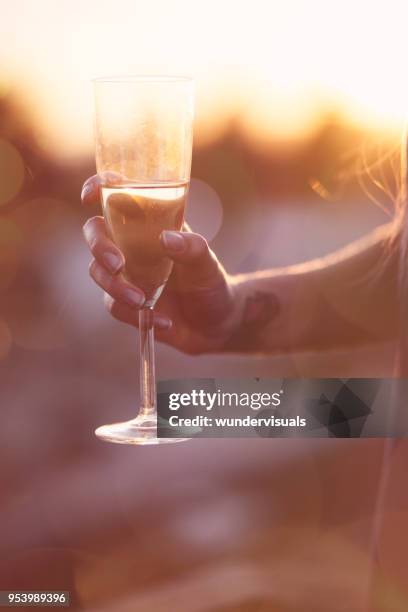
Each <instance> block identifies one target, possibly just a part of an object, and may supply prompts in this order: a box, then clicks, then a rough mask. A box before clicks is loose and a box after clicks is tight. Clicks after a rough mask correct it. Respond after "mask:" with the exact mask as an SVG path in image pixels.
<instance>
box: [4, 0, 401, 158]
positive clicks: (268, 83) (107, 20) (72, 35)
mask: <svg viewBox="0 0 408 612" xmlns="http://www.w3.org/2000/svg"><path fill="white" fill-rule="evenodd" d="M0 8H1V14H2V19H1V21H0V39H1V41H2V42H1V49H0V68H1V72H0V93H1V92H5V91H7V90H9V89H10V88H14V87H15V86H16V84H17V85H18V89H19V90H20V91H21V92H22V94H23V98H24V104H25V106H26V108H27V109H28V110H29V112H30V113H31V114H32V116H33V117H34V118H35V119H36V120H37V124H38V125H39V135H40V140H41V142H42V144H43V146H44V147H45V148H47V149H49V150H50V151H52V152H53V153H56V154H58V155H59V156H62V157H65V156H71V155H74V154H77V153H86V152H89V151H90V150H91V146H92V145H91V142H92V102H93V101H92V89H91V85H90V82H89V81H90V79H91V78H92V77H93V76H101V75H106V74H118V73H119V74H126V73H146V72H155V73H162V72H165V73H172V72H173V73H177V74H179V73H187V74H192V75H193V76H194V77H195V79H196V83H197V130H196V137H197V139H198V140H202V141H204V140H206V139H207V140H208V139H211V138H212V137H213V136H214V135H215V134H217V132H218V130H219V129H220V128H221V127H222V126H223V125H224V124H225V121H226V119H227V118H228V117H230V116H234V117H238V118H239V121H240V122H241V123H242V125H243V127H244V129H245V130H246V131H247V133H248V136H249V137H250V138H255V139H268V138H288V137H293V136H299V135H302V134H303V133H305V132H307V131H308V130H309V129H311V128H312V127H313V126H314V125H315V124H316V122H317V121H319V118H320V117H321V116H322V112H324V111H325V110H327V109H330V108H334V109H335V110H339V111H341V112H342V113H344V114H346V115H347V116H348V118H350V119H351V120H353V121H357V122H360V123H363V124H365V125H369V126H372V127H375V128H378V127H380V128H386V129H391V128H392V129H396V128H397V129H399V127H400V126H401V124H402V121H403V119H404V116H405V114H406V110H407V109H408V78H407V75H406V69H405V66H406V60H405V58H406V56H407V49H408V35H407V34H406V23H407V17H408V5H407V3H406V2H403V1H394V2H393V1H388V2H375V1H373V0H371V1H369V0H364V1H362V0H361V1H358V0H356V1H352V0H343V1H342V2H340V1H334V0H333V1H331V2H330V1H327V0H307V1H301V0H282V1H276V0H275V1H273V0H270V1H268V0H266V1H261V0H253V1H251V2H241V1H240V0H235V1H229V0H206V1H205V2H203V1H200V0H197V1H194V0H171V1H170V0H146V1H145V2H141V1H140V0H114V1H113V0H87V1H85V2H84V1H80V0H58V1H55V0H35V1H34V0H31V1H30V0H0Z"/></svg>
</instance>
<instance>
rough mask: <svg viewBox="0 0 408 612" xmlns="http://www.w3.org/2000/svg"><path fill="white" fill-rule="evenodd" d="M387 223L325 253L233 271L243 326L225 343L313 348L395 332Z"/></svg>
mask: <svg viewBox="0 0 408 612" xmlns="http://www.w3.org/2000/svg"><path fill="white" fill-rule="evenodd" d="M391 231H392V228H391V225H383V226H381V227H379V228H377V229H376V230H374V231H373V232H372V233H370V234H369V235H367V236H364V237H363V238H362V239H360V240H357V241H356V242H353V243H351V244H349V245H347V246H346V247H344V248H343V249H341V250H339V251H336V252H334V253H331V254H329V255H327V256H325V257H322V258H319V259H316V260H313V261H309V262H306V263H302V264H299V265H295V266H290V267H286V268H281V269H275V270H269V271H265V272H259V273H255V274H248V275H242V276H238V277H235V278H234V284H235V285H236V291H237V294H238V295H239V296H240V300H241V309H242V316H241V325H240V327H239V328H237V330H236V332H235V333H234V334H233V336H232V338H231V339H230V341H229V343H228V348H229V350H244V351H251V352H258V351H259V352H268V353H270V352H286V351H295V350H296V351H302V350H319V349H327V348H332V347H340V346H350V345H357V344H365V343H371V342H381V341H385V340H390V339H392V338H393V337H395V336H396V334H397V323H398V304H397V276H398V265H397V261H398V257H397V252H396V250H395V249H394V250H392V249H391V250H390V248H389V237H390V233H391Z"/></svg>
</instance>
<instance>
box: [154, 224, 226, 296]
mask: <svg viewBox="0 0 408 612" xmlns="http://www.w3.org/2000/svg"><path fill="white" fill-rule="evenodd" d="M160 240H161V243H162V246H163V248H164V250H165V251H166V255H168V257H170V258H171V259H172V260H173V261H174V262H175V263H176V264H178V266H181V267H182V275H181V280H182V285H183V288H184V289H190V290H193V289H213V288H215V287H216V286H219V285H220V284H221V283H222V282H223V281H224V282H225V278H226V273H225V270H224V269H223V267H222V266H221V264H220V262H219V261H218V259H217V257H216V255H215V254H214V253H213V251H212V250H211V249H210V247H209V246H208V243H207V241H206V239H205V238H204V237H203V236H201V235H200V234H195V233H193V232H174V231H169V230H165V231H163V232H162V233H161V236H160Z"/></svg>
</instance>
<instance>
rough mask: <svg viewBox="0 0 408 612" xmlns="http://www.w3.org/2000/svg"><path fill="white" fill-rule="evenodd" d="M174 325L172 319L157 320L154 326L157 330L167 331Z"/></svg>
mask: <svg viewBox="0 0 408 612" xmlns="http://www.w3.org/2000/svg"><path fill="white" fill-rule="evenodd" d="M172 325H173V322H172V321H170V319H156V320H155V322H154V326H155V327H157V329H162V330H167V329H170V328H171V327H172Z"/></svg>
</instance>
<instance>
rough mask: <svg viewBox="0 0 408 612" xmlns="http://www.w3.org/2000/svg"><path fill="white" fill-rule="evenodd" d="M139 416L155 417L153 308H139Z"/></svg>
mask: <svg viewBox="0 0 408 612" xmlns="http://www.w3.org/2000/svg"><path fill="white" fill-rule="evenodd" d="M139 337H140V401H141V408H140V416H143V417H146V418H149V417H152V418H154V419H155V418H156V377H155V363H154V327H153V308H152V307H149V306H147V307H144V308H141V309H140V310H139Z"/></svg>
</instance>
